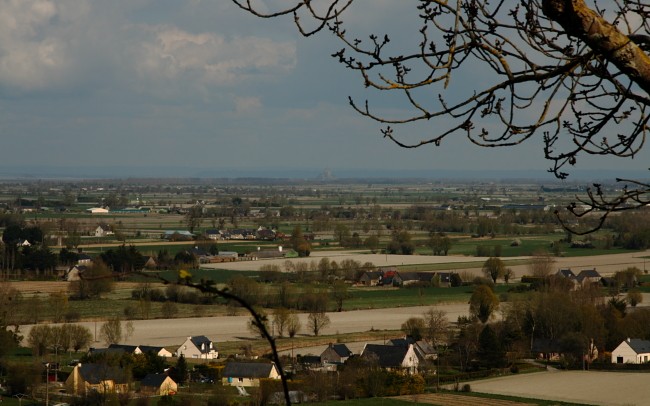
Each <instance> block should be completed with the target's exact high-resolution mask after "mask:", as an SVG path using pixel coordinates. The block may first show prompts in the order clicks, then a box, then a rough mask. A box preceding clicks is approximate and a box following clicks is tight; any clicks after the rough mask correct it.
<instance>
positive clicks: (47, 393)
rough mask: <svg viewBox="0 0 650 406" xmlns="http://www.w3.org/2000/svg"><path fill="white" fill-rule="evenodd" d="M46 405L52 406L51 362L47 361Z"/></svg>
mask: <svg viewBox="0 0 650 406" xmlns="http://www.w3.org/2000/svg"><path fill="white" fill-rule="evenodd" d="M45 406H50V363H49V362H46V363H45Z"/></svg>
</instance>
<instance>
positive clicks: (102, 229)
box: [95, 224, 113, 237]
mask: <svg viewBox="0 0 650 406" xmlns="http://www.w3.org/2000/svg"><path fill="white" fill-rule="evenodd" d="M107 235H113V230H111V228H110V227H109V226H108V225H106V224H100V225H98V226H97V228H96V229H95V237H106V236H107Z"/></svg>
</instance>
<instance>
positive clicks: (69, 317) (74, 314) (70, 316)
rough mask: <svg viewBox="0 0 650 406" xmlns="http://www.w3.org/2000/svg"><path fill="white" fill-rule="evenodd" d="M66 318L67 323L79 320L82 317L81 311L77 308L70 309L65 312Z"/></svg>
mask: <svg viewBox="0 0 650 406" xmlns="http://www.w3.org/2000/svg"><path fill="white" fill-rule="evenodd" d="M64 318H65V321H66V322H67V323H72V322H75V321H79V320H80V319H81V314H79V312H78V311H76V310H70V311H69V312H67V313H66V314H65V316H64Z"/></svg>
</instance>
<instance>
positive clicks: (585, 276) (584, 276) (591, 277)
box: [556, 268, 608, 289]
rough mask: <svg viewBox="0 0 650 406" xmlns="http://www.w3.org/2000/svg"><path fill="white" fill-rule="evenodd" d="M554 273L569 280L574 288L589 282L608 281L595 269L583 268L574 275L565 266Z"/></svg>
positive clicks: (604, 282) (589, 283) (599, 282)
mask: <svg viewBox="0 0 650 406" xmlns="http://www.w3.org/2000/svg"><path fill="white" fill-rule="evenodd" d="M556 275H557V276H560V277H562V278H565V279H567V280H569V281H571V282H572V283H573V286H574V289H577V288H578V287H584V286H587V285H591V284H607V282H608V281H607V279H605V278H603V277H602V276H601V275H600V274H599V273H598V271H596V269H583V270H582V271H580V272H579V273H578V274H577V275H576V274H575V273H574V272H573V271H572V270H571V269H570V268H566V269H560V270H559V271H557V273H556Z"/></svg>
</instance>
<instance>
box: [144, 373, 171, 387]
mask: <svg viewBox="0 0 650 406" xmlns="http://www.w3.org/2000/svg"><path fill="white" fill-rule="evenodd" d="M165 379H167V375H165V374H147V376H145V377H144V379H143V380H141V381H140V385H141V386H151V387H155V388H160V385H162V384H163V382H165ZM170 379H171V378H170Z"/></svg>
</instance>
